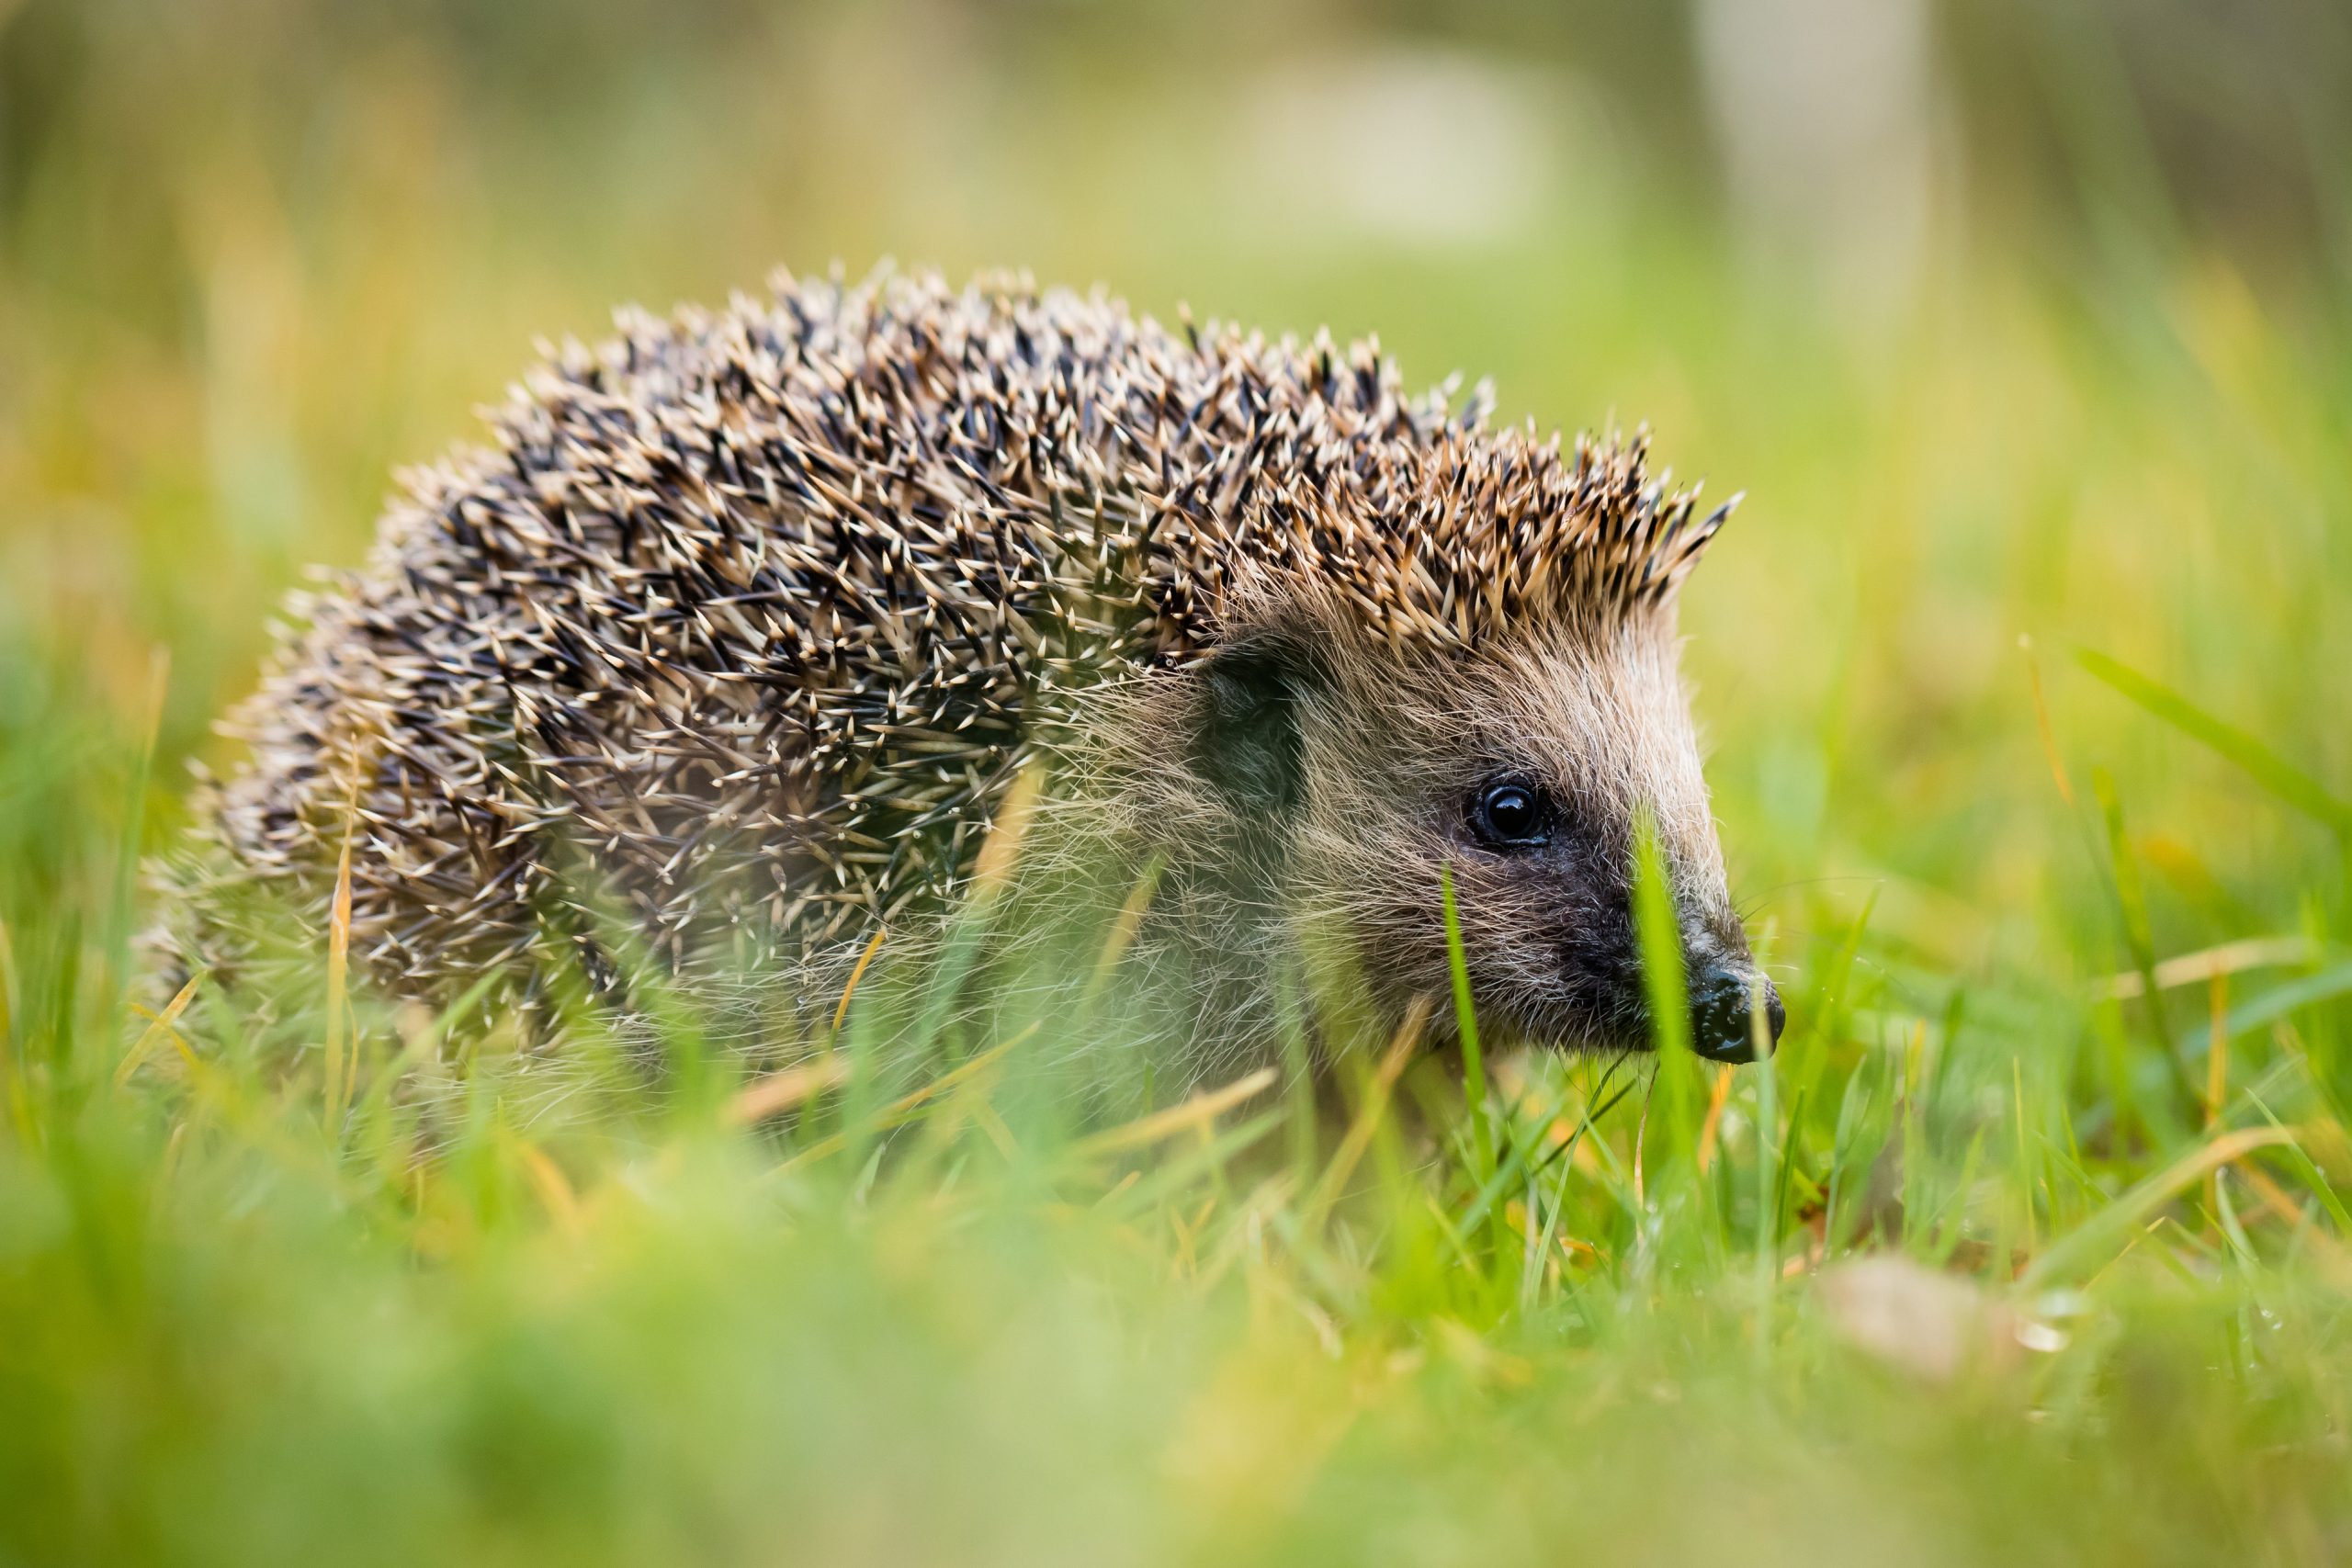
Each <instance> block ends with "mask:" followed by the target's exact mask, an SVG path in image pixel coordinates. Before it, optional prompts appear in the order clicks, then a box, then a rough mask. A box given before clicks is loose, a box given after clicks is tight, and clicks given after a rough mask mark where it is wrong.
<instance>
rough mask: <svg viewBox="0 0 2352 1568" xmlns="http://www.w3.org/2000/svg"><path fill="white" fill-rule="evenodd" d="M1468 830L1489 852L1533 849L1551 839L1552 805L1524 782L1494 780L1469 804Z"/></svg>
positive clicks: (1542, 793) (1518, 780)
mask: <svg viewBox="0 0 2352 1568" xmlns="http://www.w3.org/2000/svg"><path fill="white" fill-rule="evenodd" d="M1470 827H1471V829H1472V831H1474V832H1476V834H1477V835H1478V837H1479V839H1480V840H1483V841H1484V842H1485V843H1486V845H1487V848H1489V849H1497V850H1524V849H1532V848H1533V847H1535V846H1536V845H1538V844H1541V843H1544V841H1545V840H1548V839H1550V838H1551V836H1552V803H1551V802H1550V801H1549V800H1547V799H1546V798H1545V797H1544V792H1543V791H1542V790H1540V789H1538V788H1537V787H1536V786H1535V785H1533V784H1529V783H1528V782H1527V781H1526V780H1524V779H1515V778H1503V779H1497V780H1495V781H1494V782H1493V783H1491V784H1487V786H1486V787H1485V788H1484V789H1482V790H1480V791H1479V792H1478V795H1477V798H1476V800H1474V801H1472V802H1471V803H1470Z"/></svg>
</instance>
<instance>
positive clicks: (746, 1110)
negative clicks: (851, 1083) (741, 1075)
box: [719, 1055, 849, 1127]
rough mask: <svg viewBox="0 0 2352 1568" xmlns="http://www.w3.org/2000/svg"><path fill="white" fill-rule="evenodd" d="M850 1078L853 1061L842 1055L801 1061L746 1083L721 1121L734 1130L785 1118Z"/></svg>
mask: <svg viewBox="0 0 2352 1568" xmlns="http://www.w3.org/2000/svg"><path fill="white" fill-rule="evenodd" d="M847 1077H849V1058H848V1057H846V1056H841V1055H824V1056H817V1057H813V1058H811V1059H810V1060H809V1061H806V1062H797V1063H795V1064H794V1065H793V1066H789V1067H785V1068H782V1069H781V1070H779V1071H776V1072H773V1073H769V1074H768V1075H766V1076H765V1077H761V1078H758V1079H756V1080H754V1081H753V1082H752V1083H749V1084H746V1085H745V1086H744V1087H743V1089H742V1091H741V1093H739V1094H737V1095H736V1096H735V1098H734V1099H733V1100H729V1101H728V1102H727V1109H726V1110H725V1111H722V1112H721V1113H720V1115H719V1120H721V1121H723V1122H726V1123H727V1124H728V1125H729V1126H730V1127H748V1126H750V1125H751V1124H752V1123H753V1122H764V1121H766V1120H767V1119H768V1118H769V1117H771V1116H776V1115H781V1114H782V1113H783V1112H785V1111H789V1110H791V1109H792V1108H793V1107H794V1106H796V1105H798V1104H801V1103H802V1102H804V1101H806V1100H813V1099H814V1098H816V1097H817V1096H818V1095H820V1094H822V1093H824V1092H825V1091H826V1090H827V1089H832V1088H834V1087H836V1086H837V1085H839V1084H841V1083H842V1081H843V1080H845V1079H846V1078H847Z"/></svg>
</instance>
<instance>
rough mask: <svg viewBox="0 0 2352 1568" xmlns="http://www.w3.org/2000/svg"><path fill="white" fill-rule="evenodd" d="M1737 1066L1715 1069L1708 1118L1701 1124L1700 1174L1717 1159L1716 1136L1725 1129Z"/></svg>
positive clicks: (1709, 1098)
mask: <svg viewBox="0 0 2352 1568" xmlns="http://www.w3.org/2000/svg"><path fill="white" fill-rule="evenodd" d="M1735 1072H1736V1068H1734V1067H1732V1066H1728V1065H1726V1066H1720V1067H1717V1068H1716V1069H1715V1087H1714V1089H1713V1092H1712V1093H1710V1094H1709V1095H1708V1096H1707V1116H1706V1120H1705V1121H1703V1122H1700V1124H1699V1174H1700V1175H1702V1176H1704V1175H1706V1174H1707V1167H1709V1166H1711V1165H1713V1163H1714V1160H1715V1138H1716V1136H1717V1134H1720V1133H1721V1132H1722V1131H1723V1124H1724V1102H1725V1101H1726V1100H1730V1099H1731V1080H1732V1077H1733V1075H1734V1073H1735Z"/></svg>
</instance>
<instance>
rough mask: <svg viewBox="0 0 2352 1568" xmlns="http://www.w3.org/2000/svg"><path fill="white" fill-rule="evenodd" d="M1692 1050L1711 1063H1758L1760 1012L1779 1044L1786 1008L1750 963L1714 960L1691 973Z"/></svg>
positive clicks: (1773, 1038) (1786, 1012) (1786, 1017)
mask: <svg viewBox="0 0 2352 1568" xmlns="http://www.w3.org/2000/svg"><path fill="white" fill-rule="evenodd" d="M1690 990H1691V1049H1692V1050H1694V1051H1696V1052H1697V1053H1698V1054H1699V1055H1702V1056H1704V1057H1705V1058H1706V1059H1707V1060H1708V1061H1711V1062H1752V1061H1754V1060H1755V1059H1756V1022H1757V1020H1756V1010H1757V1009H1758V1008H1759V1007H1760V1008H1761V1009H1762V1010H1763V1013H1764V1018H1763V1022H1764V1025H1765V1028H1766V1030H1767V1031H1768V1038H1769V1039H1770V1041H1771V1042H1773V1043H1778V1042H1779V1040H1780V1038H1781V1028H1782V1027H1783V1026H1784V1025H1785V1024H1786V1023H1787V1022H1788V1016H1789V1015H1788V1010H1787V1009H1786V1008H1784V1007H1782V1006H1781V993H1780V990H1779V988H1778V987H1775V986H1774V985H1773V984H1772V982H1771V981H1770V980H1769V979H1767V978H1765V977H1764V976H1762V975H1759V974H1758V973H1757V972H1756V970H1755V968H1754V966H1752V965H1750V964H1736V963H1731V962H1727V961H1721V960H1719V961H1716V962H1713V963H1710V964H1705V965H1703V966H1702V967H1699V968H1697V969H1694V970H1693V971H1692V973H1691V987H1690Z"/></svg>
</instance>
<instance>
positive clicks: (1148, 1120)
mask: <svg viewBox="0 0 2352 1568" xmlns="http://www.w3.org/2000/svg"><path fill="white" fill-rule="evenodd" d="M1278 1076H1279V1075H1278V1074H1277V1073H1276V1072H1275V1071H1274V1069H1273V1068H1272V1067H1260V1068H1259V1069H1258V1070H1257V1071H1256V1072H1254V1073H1251V1074H1250V1075H1249V1076H1248V1077H1239V1078H1236V1079H1234V1081H1233V1082H1231V1083H1229V1084H1227V1085H1226V1086H1225V1087H1224V1088H1222V1089H1204V1090H1203V1091H1202V1092H1200V1093H1199V1094H1196V1095H1194V1096H1193V1097H1192V1098H1191V1099H1190V1100H1185V1101H1184V1102H1183V1103H1182V1105H1171V1106H1170V1107H1169V1108H1168V1109H1167V1110H1165V1111H1153V1112H1152V1113H1151V1114H1150V1115H1148V1116H1143V1117H1138V1118H1137V1119H1136V1120H1135V1121H1133V1122H1128V1123H1127V1124H1126V1125H1125V1126H1123V1127H1114V1128H1112V1129H1110V1130H1109V1131H1108V1132H1103V1133H1097V1134H1094V1135H1093V1136H1092V1137H1090V1138H1085V1139H1081V1140H1080V1143H1079V1145H1078V1147H1077V1150H1076V1152H1077V1153H1078V1154H1079V1155H1080V1156H1092V1155H1107V1154H1115V1153H1117V1152H1118V1151H1120V1150H1122V1149H1139V1148H1145V1147H1148V1145H1153V1144H1156V1143H1159V1141H1160V1140H1161V1139H1163V1138H1169V1137H1172V1136H1174V1135H1175V1134H1178V1133H1182V1132H1183V1131H1185V1130H1186V1129H1187V1128H1191V1127H1198V1126H1201V1125H1203V1124H1204V1123H1205V1122H1213V1121H1215V1120H1216V1118H1217V1117H1219V1116H1221V1115H1223V1114H1224V1113H1225V1112H1227V1111H1230V1110H1232V1109H1233V1108H1234V1107H1235V1106H1237V1105H1238V1104H1240V1103H1241V1102H1242V1101H1243V1100H1249V1099H1250V1098H1252V1097H1253V1096H1256V1095H1259V1094H1262V1093H1264V1092H1265V1091H1266V1090H1267V1089H1270V1088H1272V1085H1273V1082H1274V1079H1275V1078H1276V1077H1278Z"/></svg>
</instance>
